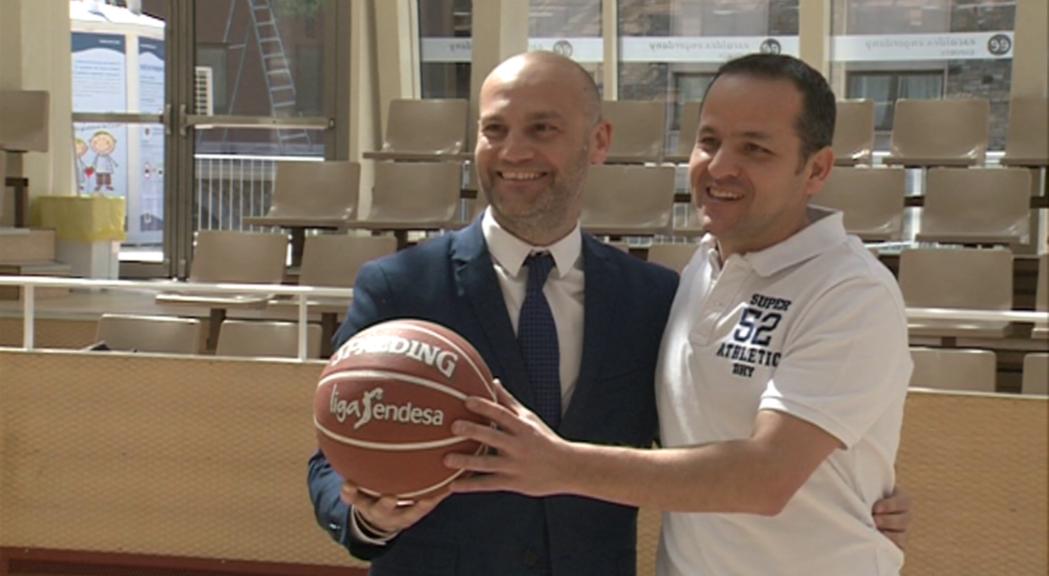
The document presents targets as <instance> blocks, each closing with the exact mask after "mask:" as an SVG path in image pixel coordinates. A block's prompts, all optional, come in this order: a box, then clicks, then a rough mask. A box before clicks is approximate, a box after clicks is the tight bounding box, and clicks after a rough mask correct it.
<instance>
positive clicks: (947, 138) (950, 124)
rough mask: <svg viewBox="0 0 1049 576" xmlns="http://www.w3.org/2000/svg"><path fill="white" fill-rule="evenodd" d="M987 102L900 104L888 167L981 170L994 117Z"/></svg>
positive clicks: (902, 101)
mask: <svg viewBox="0 0 1049 576" xmlns="http://www.w3.org/2000/svg"><path fill="white" fill-rule="evenodd" d="M990 110H991V107H990V103H989V102H988V101H987V100H985V99H956V100H955V99H952V100H908V99H903V100H897V101H896V106H895V112H894V114H893V120H892V145H891V152H890V154H889V156H887V157H886V158H885V163H886V164H902V165H904V166H978V165H982V164H983V163H984V159H985V158H986V155H987V142H988V134H989V130H990V128H989V126H990V116H991V112H990Z"/></svg>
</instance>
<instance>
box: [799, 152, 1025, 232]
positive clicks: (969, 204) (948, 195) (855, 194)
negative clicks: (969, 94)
mask: <svg viewBox="0 0 1049 576" xmlns="http://www.w3.org/2000/svg"><path fill="white" fill-rule="evenodd" d="M1031 189H1032V174H1031V171H1030V170H1025V169H1022V168H933V169H930V170H929V171H928V173H927V175H926V181H925V193H924V207H923V210H922V213H921V231H920V232H919V233H918V234H917V235H916V236H915V240H917V241H919V242H944V243H958V244H1008V245H1012V246H1016V245H1018V244H1021V243H1028V242H1029V234H1030V222H1031V217H1030V216H1031ZM905 195H906V171H905V169H904V168H900V167H874V168H871V167H838V168H835V169H834V170H832V171H831V174H830V177H829V178H828V180H827V182H826V184H825V185H824V187H823V190H822V191H821V192H820V193H819V195H817V196H816V198H815V199H814V200H813V201H814V202H815V203H817V204H821V205H823V206H827V207H830V208H835V209H838V210H841V211H842V212H843V213H844V217H845V228H846V230H848V232H849V233H850V234H855V235H857V236H859V237H860V238H862V239H863V240H864V241H868V242H878V241H887V240H900V239H901V238H902V233H903V213H904V205H905Z"/></svg>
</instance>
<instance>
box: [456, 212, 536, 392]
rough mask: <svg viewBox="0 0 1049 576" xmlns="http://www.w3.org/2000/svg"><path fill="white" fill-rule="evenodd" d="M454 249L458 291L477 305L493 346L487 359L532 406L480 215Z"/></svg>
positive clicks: (488, 339) (482, 323)
mask: <svg viewBox="0 0 1049 576" xmlns="http://www.w3.org/2000/svg"><path fill="white" fill-rule="evenodd" d="M451 250H452V262H453V265H454V267H455V282H456V287H457V290H458V291H459V294H460V295H461V296H465V297H466V300H467V301H468V302H469V303H470V305H471V307H472V308H473V311H474V314H475V316H476V317H477V322H478V324H480V326H481V330H482V331H483V332H484V335H485V338H486V340H487V344H488V345H489V346H490V350H491V353H490V354H488V355H486V360H487V361H488V362H493V360H494V364H493V365H491V366H489V368H491V370H492V372H493V373H495V374H497V375H499V377H500V380H501V381H502V383H503V386H505V387H506V388H507V389H508V390H509V391H510V393H512V394H513V395H514V396H515V397H516V398H520V399H521V400H522V401H524V402H527V403H528V404H529V405H531V389H530V387H529V386H528V373H527V372H526V371H525V366H524V360H523V359H522V358H521V353H520V351H519V350H518V347H517V340H516V338H514V329H513V326H512V325H511V324H510V317H509V316H508V315H507V312H506V301H505V300H504V299H503V293H502V290H501V289H500V288H499V280H498V278H496V276H495V271H494V270H493V269H492V258H491V256H490V255H489V253H488V247H487V245H486V244H485V241H484V234H483V233H482V232H481V220H480V218H478V219H477V220H475V221H474V222H473V224H471V225H470V226H469V227H467V228H466V229H465V230H463V231H461V232H459V233H457V234H456V237H455V239H454V240H453V242H452V248H451Z"/></svg>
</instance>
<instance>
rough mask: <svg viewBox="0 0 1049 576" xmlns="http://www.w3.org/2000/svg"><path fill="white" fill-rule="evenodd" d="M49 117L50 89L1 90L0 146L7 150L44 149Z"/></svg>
mask: <svg viewBox="0 0 1049 576" xmlns="http://www.w3.org/2000/svg"><path fill="white" fill-rule="evenodd" d="M50 118H51V95H50V93H48V92H45V91H42V90H3V91H0V148H2V149H4V150H8V151H10V152H47V151H48V147H49V142H48V140H49V134H50V125H51V122H50Z"/></svg>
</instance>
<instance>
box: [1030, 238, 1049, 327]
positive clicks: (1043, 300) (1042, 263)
mask: <svg viewBox="0 0 1049 576" xmlns="http://www.w3.org/2000/svg"><path fill="white" fill-rule="evenodd" d="M1034 309H1035V310H1036V311H1038V312H1041V313H1042V321H1041V322H1036V323H1035V325H1034V328H1032V329H1031V337H1032V338H1038V339H1047V338H1049V254H1042V255H1041V256H1039V257H1038V281H1037V284H1036V286H1035V291H1034Z"/></svg>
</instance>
